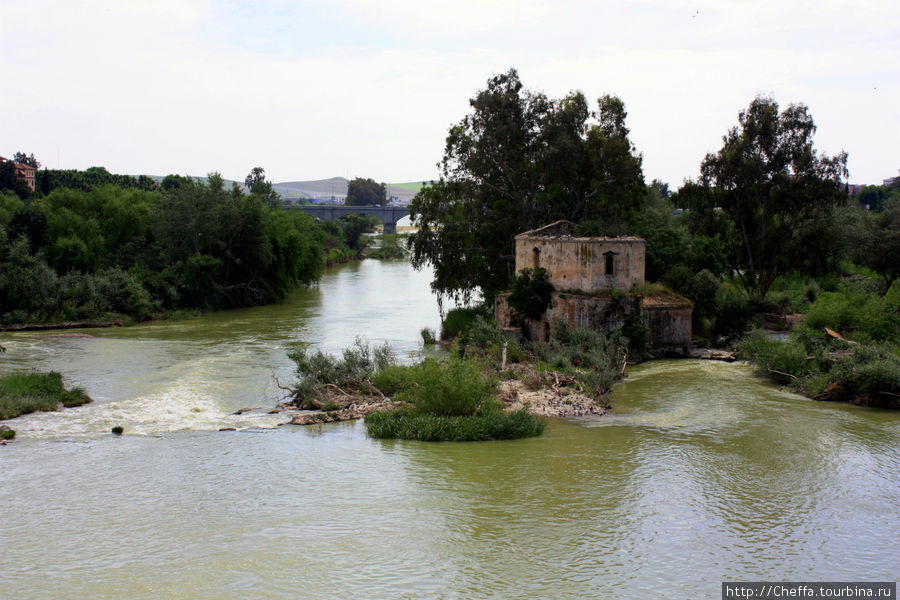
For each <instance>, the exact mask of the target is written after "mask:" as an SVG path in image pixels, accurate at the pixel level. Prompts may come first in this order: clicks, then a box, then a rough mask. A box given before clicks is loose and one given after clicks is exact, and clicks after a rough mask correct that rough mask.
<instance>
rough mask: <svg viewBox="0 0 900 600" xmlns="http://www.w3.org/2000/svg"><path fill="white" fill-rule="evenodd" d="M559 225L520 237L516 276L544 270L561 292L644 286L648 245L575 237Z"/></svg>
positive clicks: (636, 240)
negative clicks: (645, 254)
mask: <svg viewBox="0 0 900 600" xmlns="http://www.w3.org/2000/svg"><path fill="white" fill-rule="evenodd" d="M573 229H574V225H573V224H572V223H570V222H568V221H557V222H556V223H552V224H550V225H547V226H546V227H541V228H540V229H535V230H533V231H526V232H525V233H520V234H519V235H517V236H516V272H517V273H518V272H519V271H521V270H522V269H525V268H531V269H535V268H538V267H540V268H543V269H546V271H547V273H548V274H549V276H550V283H552V284H553V287H554V288H556V289H557V290H559V291H572V292H576V291H577V292H582V293H587V294H598V293H601V292H608V291H609V290H619V291H620V292H629V291H631V290H632V289H634V288H636V287H641V286H643V285H644V264H645V258H644V249H645V242H644V240H642V239H641V238H636V237H619V238H610V237H592V238H585V237H574V235H573Z"/></svg>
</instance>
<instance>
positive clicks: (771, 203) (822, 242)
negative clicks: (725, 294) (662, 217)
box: [690, 97, 847, 297]
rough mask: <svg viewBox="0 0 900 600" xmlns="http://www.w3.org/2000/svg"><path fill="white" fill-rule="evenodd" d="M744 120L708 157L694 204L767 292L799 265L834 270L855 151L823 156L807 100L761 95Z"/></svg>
mask: <svg viewBox="0 0 900 600" xmlns="http://www.w3.org/2000/svg"><path fill="white" fill-rule="evenodd" d="M738 121H739V125H738V126H736V127H733V128H731V129H730V130H729V131H728V133H727V134H726V135H725V136H724V138H723V140H724V145H723V146H722V149H721V150H719V152H717V153H716V154H707V155H706V158H705V159H704V160H703V163H702V165H701V175H702V178H701V181H702V184H703V186H704V189H703V190H698V193H696V194H695V195H694V196H693V198H692V200H693V202H692V203H691V207H690V208H691V209H692V210H693V212H694V213H695V216H696V217H697V221H696V222H697V224H698V226H699V225H700V224H701V223H702V224H703V225H705V227H702V229H701V230H702V231H704V232H705V233H707V234H708V235H709V234H713V235H714V234H717V233H718V234H720V239H722V240H724V241H725V243H726V244H727V245H729V246H731V249H730V251H729V256H731V258H732V259H733V260H734V267H735V268H736V269H737V270H736V273H737V274H738V276H739V277H740V279H741V281H742V283H743V284H744V287H745V288H746V289H747V290H748V291H750V292H751V293H753V294H754V295H757V296H760V297H764V296H765V295H766V292H768V290H769V287H770V286H771V285H772V283H773V282H774V281H775V279H776V278H777V277H778V276H779V275H781V274H783V273H786V272H789V271H791V270H793V269H796V268H802V269H805V270H806V271H807V272H810V273H813V274H815V273H823V272H828V271H831V270H834V268H835V266H836V264H837V260H838V259H839V258H840V256H839V254H840V248H839V247H838V246H837V245H836V244H835V243H834V242H835V238H834V237H833V236H831V235H829V233H830V232H831V231H833V229H834V214H835V210H836V209H837V208H838V207H839V206H841V205H842V204H843V203H844V201H845V199H846V194H845V192H844V186H843V184H842V180H843V179H844V178H845V177H846V176H847V154H846V153H845V152H843V153H841V154H839V155H837V156H835V157H828V156H824V155H823V156H819V155H818V154H817V152H816V150H815V149H814V148H813V142H812V137H813V134H814V133H815V131H816V126H815V123H814V122H813V119H812V116H811V115H810V114H809V112H808V109H807V107H806V106H805V105H803V104H791V105H789V106H788V107H787V108H786V109H784V110H783V111H781V112H779V109H778V103H777V102H775V101H774V100H772V99H770V98H763V97H758V98H756V99H755V100H753V102H751V103H750V106H749V107H748V108H747V109H746V110H743V111H741V112H740V115H739V116H738ZM703 192H706V193H703Z"/></svg>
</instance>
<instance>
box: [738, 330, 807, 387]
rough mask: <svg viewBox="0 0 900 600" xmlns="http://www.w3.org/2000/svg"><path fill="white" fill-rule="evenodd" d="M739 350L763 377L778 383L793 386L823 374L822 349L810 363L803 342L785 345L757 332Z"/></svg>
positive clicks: (794, 341) (750, 335)
mask: <svg viewBox="0 0 900 600" xmlns="http://www.w3.org/2000/svg"><path fill="white" fill-rule="evenodd" d="M738 348H739V350H740V352H741V355H742V356H744V357H745V358H746V359H747V360H749V361H751V362H753V363H754V364H756V366H757V368H758V369H759V370H760V372H761V373H762V374H764V375H767V376H768V377H770V378H772V379H774V380H775V381H778V382H779V383H791V382H793V381H796V380H797V379H799V378H803V377H808V376H810V375H815V374H817V373H821V371H822V369H821V364H822V362H823V360H824V357H823V355H822V353H823V348H821V347H819V348H817V349H816V350H818V352H817V354H818V356H816V355H813V356H812V358H813V359H814V360H808V358H809V357H810V349H808V348H807V346H806V344H804V343H803V342H802V341H800V340H796V339H795V340H792V341H788V342H784V341H780V340H777V339H773V338H770V337H768V336H767V335H766V334H765V333H763V332H761V331H754V332H752V333H751V334H749V335H748V336H747V337H746V338H744V339H743V340H742V341H741V342H740V344H738ZM792 376H793V377H792Z"/></svg>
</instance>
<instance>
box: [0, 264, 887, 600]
mask: <svg viewBox="0 0 900 600" xmlns="http://www.w3.org/2000/svg"><path fill="white" fill-rule="evenodd" d="M428 280H429V277H428V276H427V275H423V274H417V273H415V272H412V271H410V270H409V268H408V266H406V265H403V264H402V263H399V266H398V267H395V266H392V264H389V263H370V262H364V263H362V264H359V265H352V266H349V267H342V268H339V269H335V270H332V271H330V272H329V273H328V275H327V276H326V277H325V279H323V282H322V285H321V288H320V289H318V290H317V289H301V290H298V291H297V292H296V293H295V294H294V295H292V297H291V298H290V299H289V300H288V301H287V302H285V303H283V304H281V305H278V306H274V307H262V308H258V309H248V310H243V311H231V312H228V313H217V314H214V315H206V316H204V317H201V318H198V319H192V320H189V321H183V322H173V323H158V324H150V325H142V326H139V327H135V328H129V329H118V330H102V331H93V332H90V333H91V334H92V335H94V336H95V337H92V338H79V337H65V338H54V337H50V336H48V335H46V334H41V335H38V334H19V335H15V336H9V338H8V339H7V338H4V345H6V346H7V347H8V348H9V352H8V353H7V354H5V355H3V357H2V358H0V360H2V361H3V362H2V363H0V364H2V368H3V369H8V368H12V366H15V365H18V366H20V367H25V368H29V367H30V366H37V367H39V368H41V369H48V368H55V369H57V370H60V371H62V372H63V374H64V375H65V376H66V378H67V380H68V381H69V382H71V383H75V384H78V385H84V386H85V387H87V388H88V391H89V392H90V393H91V394H92V395H93V396H94V397H95V398H97V402H96V403H95V404H93V405H88V406H85V407H82V408H79V409H72V410H67V411H64V412H62V413H46V414H43V415H37V416H32V417H23V418H21V419H18V420H16V425H15V428H16V429H17V430H19V431H20V434H21V436H22V439H21V441H20V442H17V443H16V444H14V445H11V446H6V447H3V448H0V505H2V506H3V507H4V508H3V527H2V531H3V541H4V551H3V552H2V553H0V578H2V582H3V593H4V595H5V596H9V597H15V598H24V599H28V598H47V597H60V596H65V597H73V598H95V597H128V598H139V599H140V598H158V597H166V598H210V599H213V598H215V599H217V600H218V599H220V598H246V597H270V598H403V597H409V598H435V597H442V598H504V599H506V598H523V599H524V598H643V597H655V596H665V597H678V598H700V597H703V598H705V597H718V596H719V593H720V588H719V582H720V581H722V580H723V579H737V580H740V579H744V580H758V579H771V580H789V579H795V580H813V581H815V580H820V581H823V580H860V579H869V580H894V579H896V578H897V569H896V564H897V561H896V557H897V556H900V540H898V538H897V535H896V532H897V531H898V528H900V522H898V516H897V512H896V507H897V506H898V505H900V480H898V478H897V473H898V472H900V414H898V413H895V412H885V411H878V410H871V409H864V408H859V407H852V406H846V405H838V404H820V403H815V402H812V401H809V400H807V399H805V398H801V397H799V396H795V395H793V394H790V393H786V392H784V391H782V390H779V389H778V388H776V387H774V386H771V385H769V384H767V383H765V382H762V381H760V380H758V379H756V378H755V377H754V376H753V374H752V372H751V371H750V369H749V368H748V367H747V366H746V365H741V364H733V365H726V364H722V363H713V362H699V361H661V362H656V363H650V364H646V365H640V366H638V367H634V368H631V369H630V377H629V379H628V380H627V381H626V382H625V383H623V384H622V385H620V386H618V387H617V388H616V390H615V392H614V394H613V403H614V406H615V409H616V411H617V413H616V414H615V415H613V416H610V417H604V418H600V419H596V420H593V421H584V422H567V421H553V422H552V423H551V425H550V426H549V427H548V429H547V431H546V433H545V434H544V435H543V436H542V437H539V438H535V439H530V440H518V441H512V442H488V443H476V444H450V443H448V444H427V443H419V442H395V441H391V442H385V441H376V440H371V439H369V438H368V437H367V436H366V435H365V427H364V425H363V424H362V423H359V422H357V423H344V424H332V425H324V426H320V427H311V428H297V427H277V426H276V422H273V421H272V420H271V419H272V417H269V416H267V415H253V414H251V415H249V416H244V415H242V416H240V417H239V416H235V415H231V414H230V413H231V412H233V411H234V410H236V409H237V408H240V407H244V406H259V405H265V404H266V403H274V402H275V401H276V399H277V398H276V396H277V390H276V389H275V388H274V383H273V382H272V380H271V376H272V373H273V371H274V372H275V373H276V374H277V375H278V376H279V377H280V378H282V379H283V380H287V379H289V378H290V377H291V376H292V375H291V370H292V365H291V364H290V363H289V361H287V359H286V349H287V348H288V347H290V346H291V345H292V344H295V343H298V342H307V343H310V344H314V345H317V346H319V347H324V348H326V349H327V350H331V351H336V350H338V349H340V348H342V347H344V346H346V345H347V344H349V343H351V342H352V340H353V338H354V337H355V336H356V335H357V334H365V335H368V336H369V337H370V338H371V339H374V340H381V339H387V340H390V341H391V342H392V343H393V344H394V346H395V347H397V348H398V349H399V350H400V351H401V352H409V353H414V352H417V351H418V331H419V329H420V328H422V327H425V326H429V327H436V326H437V320H438V319H437V308H436V306H435V304H434V300H433V298H432V297H431V295H430V293H429V292H428ZM373 282H374V283H373ZM392 308H395V309H396V310H397V313H396V314H402V315H403V318H395V317H394V318H388V317H387V315H389V314H390V313H391V309H392ZM270 396H271V397H270ZM266 419H269V420H268V421H266ZM260 420H261V421H260ZM122 423H124V425H125V427H126V435H125V436H124V437H121V438H114V437H112V436H111V435H109V434H108V431H109V428H110V427H111V426H112V425H113V424H122ZM223 425H228V426H235V425H237V426H238V427H241V428H247V429H246V430H244V431H237V432H218V431H215V429H217V428H218V427H219V426H223ZM136 433H139V434H143V435H133V434H136Z"/></svg>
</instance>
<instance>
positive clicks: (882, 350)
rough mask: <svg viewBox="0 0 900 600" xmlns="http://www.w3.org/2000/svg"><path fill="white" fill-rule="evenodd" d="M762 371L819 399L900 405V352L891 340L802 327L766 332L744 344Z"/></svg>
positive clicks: (890, 405)
mask: <svg viewBox="0 0 900 600" xmlns="http://www.w3.org/2000/svg"><path fill="white" fill-rule="evenodd" d="M740 348H741V352H742V354H743V355H744V357H745V358H747V359H748V360H751V361H752V362H753V363H754V364H755V365H756V366H757V368H758V369H759V370H760V372H761V373H762V374H763V375H766V376H768V377H770V378H771V379H773V380H775V381H777V382H778V383H781V384H786V385H789V386H791V387H793V388H794V389H795V390H797V391H798V392H801V393H803V394H806V395H807V396H810V397H812V398H816V399H819V400H843V401H850V402H853V403H855V404H862V405H867V406H881V407H892V408H900V357H898V356H897V352H896V350H895V349H894V348H893V347H892V346H891V345H890V344H858V343H848V342H845V341H842V340H834V339H829V338H826V337H825V336H822V335H818V334H816V333H815V332H814V331H813V330H808V329H807V330H801V331H800V332H798V333H795V334H794V335H793V336H792V337H791V340H790V341H787V342H785V341H779V340H773V339H771V338H769V337H767V336H766V335H765V334H764V333H762V332H755V333H753V334H751V335H749V336H748V337H747V338H746V339H745V340H744V341H743V342H742V343H741V345H740Z"/></svg>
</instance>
